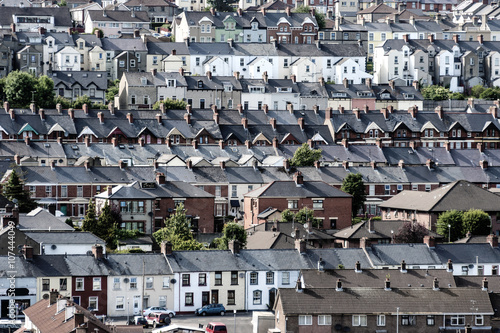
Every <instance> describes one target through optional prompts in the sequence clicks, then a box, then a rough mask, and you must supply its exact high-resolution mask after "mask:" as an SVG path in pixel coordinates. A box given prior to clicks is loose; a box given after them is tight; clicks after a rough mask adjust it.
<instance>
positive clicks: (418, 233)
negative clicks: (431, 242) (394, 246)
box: [394, 221, 429, 243]
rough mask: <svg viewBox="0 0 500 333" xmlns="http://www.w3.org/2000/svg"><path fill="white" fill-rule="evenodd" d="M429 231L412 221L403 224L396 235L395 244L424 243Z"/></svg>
mask: <svg viewBox="0 0 500 333" xmlns="http://www.w3.org/2000/svg"><path fill="white" fill-rule="evenodd" d="M428 234H429V230H427V228H426V227H424V226H423V225H421V224H420V223H416V222H415V223H413V222H411V221H408V222H405V223H403V225H402V226H401V227H400V228H399V229H398V232H397V233H396V234H395V235H394V243H422V241H423V240H424V236H426V235H428Z"/></svg>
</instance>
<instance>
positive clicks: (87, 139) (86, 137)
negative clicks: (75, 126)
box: [83, 135, 90, 147]
mask: <svg viewBox="0 0 500 333" xmlns="http://www.w3.org/2000/svg"><path fill="white" fill-rule="evenodd" d="M83 142H84V143H85V147H90V136H87V135H86V136H84V137H83Z"/></svg>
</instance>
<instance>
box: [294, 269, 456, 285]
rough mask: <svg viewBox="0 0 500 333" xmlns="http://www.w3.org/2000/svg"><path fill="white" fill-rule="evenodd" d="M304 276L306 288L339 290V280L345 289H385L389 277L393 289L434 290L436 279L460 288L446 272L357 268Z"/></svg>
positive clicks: (307, 272) (441, 283) (318, 272)
mask: <svg viewBox="0 0 500 333" xmlns="http://www.w3.org/2000/svg"><path fill="white" fill-rule="evenodd" d="M301 276H302V279H303V281H304V283H305V286H306V288H336V284H337V280H338V279H340V280H341V282H342V287H343V288H359V287H365V288H383V287H384V282H385V279H386V278H389V279H390V281H391V287H392V288H412V287H413V288H432V285H433V281H434V278H437V279H438V281H439V285H440V286H443V287H446V286H448V288H449V287H453V288H454V287H456V283H455V279H454V277H453V273H452V272H447V271H446V270H444V269H432V270H423V269H407V270H406V272H405V273H403V272H401V270H399V269H391V270H390V271H388V270H381V269H366V268H365V269H362V270H361V272H356V271H355V270H353V269H334V270H325V271H323V272H322V271H319V270H305V271H302V272H301Z"/></svg>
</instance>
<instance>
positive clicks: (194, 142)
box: [192, 139, 198, 150]
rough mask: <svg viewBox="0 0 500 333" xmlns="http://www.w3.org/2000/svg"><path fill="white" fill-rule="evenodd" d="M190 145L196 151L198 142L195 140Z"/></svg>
mask: <svg viewBox="0 0 500 333" xmlns="http://www.w3.org/2000/svg"><path fill="white" fill-rule="evenodd" d="M192 145H193V148H194V150H197V149H198V140H196V139H195V140H193V142H192Z"/></svg>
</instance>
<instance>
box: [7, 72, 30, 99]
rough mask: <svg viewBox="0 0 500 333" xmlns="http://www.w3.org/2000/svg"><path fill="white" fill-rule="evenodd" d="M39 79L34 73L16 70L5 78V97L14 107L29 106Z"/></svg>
mask: <svg viewBox="0 0 500 333" xmlns="http://www.w3.org/2000/svg"><path fill="white" fill-rule="evenodd" d="M36 83H37V80H36V79H35V78H34V77H33V75H31V74H29V73H26V72H20V71H14V72H10V73H9V75H7V77H6V78H5V87H4V91H5V98H6V100H7V101H9V103H10V105H11V106H12V107H22V108H24V107H28V106H29V105H30V103H31V100H32V98H33V95H32V93H34V92H35V89H36Z"/></svg>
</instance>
